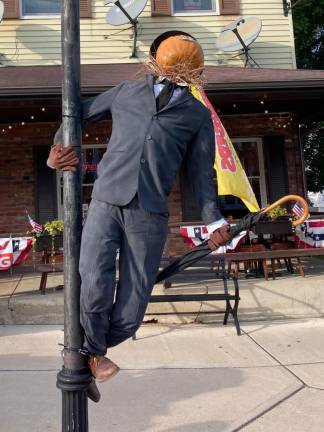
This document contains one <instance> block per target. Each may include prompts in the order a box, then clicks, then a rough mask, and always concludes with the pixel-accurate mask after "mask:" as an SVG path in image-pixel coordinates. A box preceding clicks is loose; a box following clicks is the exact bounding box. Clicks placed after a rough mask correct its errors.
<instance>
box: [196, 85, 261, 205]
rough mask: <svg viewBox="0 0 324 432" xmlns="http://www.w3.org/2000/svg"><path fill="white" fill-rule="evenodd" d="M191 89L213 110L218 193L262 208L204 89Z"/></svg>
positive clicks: (197, 97)
mask: <svg viewBox="0 0 324 432" xmlns="http://www.w3.org/2000/svg"><path fill="white" fill-rule="evenodd" d="M190 90H191V93H192V95H193V96H194V97H195V98H196V99H198V100H199V101H200V102H201V103H202V104H203V105H205V106H206V107H207V108H208V109H209V111H210V112H211V116H212V120H213V125H214V131H215V147H216V149H215V163H214V168H215V170H216V173H217V184H218V195H234V196H236V197H238V198H240V199H241V200H242V201H243V202H244V204H245V205H246V207H247V208H248V209H249V210H250V211H258V210H260V207H259V205H258V202H257V200H256V198H255V195H254V192H253V189H252V187H251V184H250V182H249V179H248V178H247V176H246V174H245V171H244V169H243V167H242V164H241V162H240V160H239V158H238V156H237V154H236V151H235V148H234V146H233V143H232V141H231V139H230V137H229V136H228V135H227V132H226V130H225V128H224V126H223V124H222V122H221V120H220V118H219V117H218V115H217V113H216V111H215V110H214V108H213V106H212V104H211V103H210V101H209V100H208V98H207V96H206V94H205V92H204V91H203V90H202V89H198V88H197V87H196V86H193V85H192V86H191V88H190Z"/></svg>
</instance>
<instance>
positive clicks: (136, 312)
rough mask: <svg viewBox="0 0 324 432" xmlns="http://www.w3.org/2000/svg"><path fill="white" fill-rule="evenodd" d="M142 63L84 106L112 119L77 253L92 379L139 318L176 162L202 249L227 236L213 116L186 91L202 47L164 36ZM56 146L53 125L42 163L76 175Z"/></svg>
mask: <svg viewBox="0 0 324 432" xmlns="http://www.w3.org/2000/svg"><path fill="white" fill-rule="evenodd" d="M149 67H150V69H149V72H150V73H148V74H147V75H146V78H145V79H143V80H137V81H126V82H122V83H121V84H119V85H117V86H116V87H114V88H113V89H111V90H108V91H106V92H104V93H102V94H100V95H99V96H97V97H94V98H91V99H89V100H86V101H84V102H83V106H82V121H83V124H85V123H89V122H90V123H93V122H97V121H100V120H106V119H112V122H113V128H112V133H111V138H110V141H109V145H108V148H107V151H106V153H105V154H104V156H103V158H102V160H101V162H100V163H99V165H98V178H97V180H96V181H95V184H94V188H93V193H92V201H91V204H90V207H89V212H88V216H87V220H86V223H85V225H84V228H83V233H82V242H81V255H80V275H81V281H82V284H81V317H80V320H81V325H82V327H83V329H84V349H85V350H86V352H87V353H88V355H89V368H90V370H91V373H92V375H93V376H94V377H95V378H96V380H97V381H98V382H102V381H106V380H107V379H109V378H111V377H112V376H114V375H115V374H116V373H117V372H118V370H119V368H118V366H117V365H116V364H115V363H114V362H113V361H112V360H110V359H108V358H107V357H105V355H106V352H107V349H109V348H111V347H113V346H115V345H118V344H120V343H121V342H123V341H124V340H126V339H128V338H129V337H131V336H132V335H133V334H134V333H135V332H136V330H137V329H138V328H139V326H140V324H141V322H142V320H143V317H144V314H145V310H146V307H147V304H148V301H149V298H150V295H151V291H152V288H153V285H154V282H155V279H156V275H157V273H158V269H159V263H160V259H161V256H162V252H163V248H164V244H165V241H166V238H167V232H168V205H167V197H168V195H169V193H170V191H171V188H172V186H173V184H174V181H175V178H176V176H177V174H178V172H179V170H180V167H181V165H182V163H183V162H184V163H185V164H186V166H187V170H188V173H189V176H190V177H191V180H192V183H193V191H194V195H195V198H196V202H197V204H198V206H199V208H200V211H201V216H202V219H203V221H204V223H205V224H206V225H207V227H208V231H209V232H210V240H209V246H210V248H211V249H212V250H214V249H216V248H218V247H219V246H222V245H225V244H226V243H228V242H229V241H230V240H231V234H230V231H229V225H228V224H227V223H226V222H225V220H224V219H223V217H222V215H221V213H220V212H219V209H218V208H217V206H216V192H215V184H214V179H213V178H214V171H213V164H214V159H215V154H214V152H215V136H214V130H213V124H212V120H211V115H210V112H209V110H208V109H207V108H206V107H205V106H204V105H202V104H201V103H200V102H199V101H198V100H196V99H195V98H194V97H193V96H192V94H191V93H190V90H189V85H190V84H193V83H194V84H197V83H199V80H200V76H201V73H202V71H203V68H204V56H203V51H202V48H201V46H200V45H199V43H198V42H197V41H196V40H195V39H194V38H193V37H192V36H190V35H189V34H187V33H184V32H181V31H169V32H166V33H163V34H162V35H160V36H159V37H158V38H157V39H156V40H155V41H154V42H153V44H152V46H151V49H150V60H149ZM61 142H62V133H61V128H60V129H59V130H58V131H57V133H56V135H55V138H54V145H53V147H52V150H51V152H50V155H49V158H48V165H49V166H50V167H52V168H55V169H58V170H62V171H67V170H69V171H75V170H76V168H75V166H76V165H77V164H78V158H77V156H76V154H75V152H74V151H73V149H72V147H67V148H64V149H63V148H62V144H61ZM118 250H119V281H118V284H117V286H116V284H115V280H116V270H115V263H116V255H117V251H118Z"/></svg>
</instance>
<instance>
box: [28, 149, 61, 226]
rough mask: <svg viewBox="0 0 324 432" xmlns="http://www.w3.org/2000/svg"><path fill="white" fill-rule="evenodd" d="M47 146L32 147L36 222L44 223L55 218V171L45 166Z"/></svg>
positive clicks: (47, 153)
mask: <svg viewBox="0 0 324 432" xmlns="http://www.w3.org/2000/svg"><path fill="white" fill-rule="evenodd" d="M49 152H50V147H48V146H35V147H34V160H35V175H36V188H35V189H36V215H35V216H36V220H37V222H39V223H44V222H47V221H49V220H53V219H56V218H57V210H56V208H57V205H56V171H55V170H53V169H51V168H49V167H48V166H47V165H46V161H47V158H48V155H49Z"/></svg>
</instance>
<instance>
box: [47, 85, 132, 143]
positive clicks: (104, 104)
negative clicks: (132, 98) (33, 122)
mask: <svg viewBox="0 0 324 432" xmlns="http://www.w3.org/2000/svg"><path fill="white" fill-rule="evenodd" d="M123 85H124V83H121V84H118V85H117V86H116V87H114V88H112V89H110V90H107V91H105V92H104V93H101V94H100V95H98V96H95V97H93V98H89V99H86V100H84V101H83V102H82V106H81V121H82V126H83V125H84V124H86V123H95V122H97V121H100V120H104V119H105V120H106V119H110V118H111V106H112V104H113V102H114V100H115V98H116V96H117V94H118V93H119V91H120V89H121V88H122V86H123ZM58 142H62V125H61V126H60V128H59V129H58V130H57V131H56V133H55V136H54V145H55V144H56V143H58Z"/></svg>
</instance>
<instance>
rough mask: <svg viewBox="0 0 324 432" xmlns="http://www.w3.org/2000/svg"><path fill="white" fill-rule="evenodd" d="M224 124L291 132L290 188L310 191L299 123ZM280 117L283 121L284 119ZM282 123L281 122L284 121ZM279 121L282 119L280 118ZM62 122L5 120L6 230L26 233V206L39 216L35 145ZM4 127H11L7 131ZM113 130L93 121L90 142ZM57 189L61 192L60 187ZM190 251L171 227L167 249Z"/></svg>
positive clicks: (173, 208)
mask: <svg viewBox="0 0 324 432" xmlns="http://www.w3.org/2000/svg"><path fill="white" fill-rule="evenodd" d="M222 120H223V122H224V126H225V128H226V129H227V131H228V133H229V135H230V136H231V137H232V138H234V137H235V138H236V137H263V136H265V135H283V136H284V137H285V147H286V157H287V165H288V181H289V193H297V194H300V195H304V187H303V177H302V164H301V160H300V153H299V147H298V146H299V144H298V134H297V132H296V125H292V124H291V125H287V124H286V127H285V128H283V127H282V126H281V127H280V128H279V127H278V126H276V122H277V120H278V119H277V117H275V116H274V117H272V120H270V118H269V117H267V116H264V117H262V116H261V117H260V116H258V117H253V116H252V117H251V116H250V117H245V116H241V117H224V118H222ZM278 122H279V120H278ZM278 122H277V123H278ZM278 124H279V123H278ZM57 126H58V124H57V123H53V122H52V123H33V124H31V123H29V124H25V125H21V124H15V125H11V127H12V128H11V129H8V127H9V125H2V126H1V129H0V199H1V204H2V205H1V212H0V235H2V236H5V235H8V234H10V233H13V234H24V233H26V231H27V230H28V229H29V227H28V224H27V222H26V216H25V209H27V210H28V211H29V212H30V214H31V215H32V216H34V215H35V203H36V197H35V172H34V160H33V146H37V145H50V144H51V142H52V139H53V135H54V133H55V130H56V129H57ZM2 129H4V130H5V131H6V132H5V133H3V132H2ZM109 132H110V124H109V123H108V122H106V123H102V124H98V125H95V126H93V125H92V126H89V127H87V129H86V130H85V131H84V143H96V142H99V143H100V142H101V143H102V142H106V141H107V135H109ZM54 193H55V191H54ZM169 211H170V224H171V225H172V224H174V225H176V224H177V222H180V221H181V220H182V211H181V193H180V181H179V178H178V179H177V181H176V183H175V185H174V188H173V191H172V193H171V195H170V197H169ZM185 250H187V246H186V245H185V243H184V241H183V240H182V239H181V238H180V237H179V235H178V234H177V227H176V226H174V227H173V228H171V233H170V235H169V238H168V242H167V245H166V249H165V253H166V254H172V255H179V254H182V253H183V252H184V251H185Z"/></svg>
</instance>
